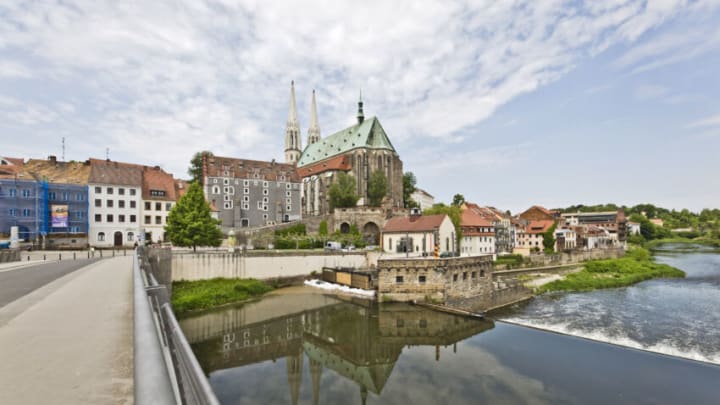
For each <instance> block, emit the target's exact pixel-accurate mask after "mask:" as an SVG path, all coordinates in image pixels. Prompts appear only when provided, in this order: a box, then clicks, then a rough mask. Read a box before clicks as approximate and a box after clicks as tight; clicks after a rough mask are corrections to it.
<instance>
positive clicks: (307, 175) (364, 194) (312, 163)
mask: <svg viewBox="0 0 720 405" xmlns="http://www.w3.org/2000/svg"><path fill="white" fill-rule="evenodd" d="M313 100H314V98H313ZM294 109H295V105H294V91H291V104H290V115H289V116H290V119H289V121H288V122H289V124H288V126H287V129H286V136H285V139H286V148H287V147H290V148H291V149H289V150H290V154H287V152H286V161H287V162H288V163H292V162H293V159H294V158H293V156H294V154H295V153H296V149H292V148H293V147H296V145H298V142H296V141H295V139H296V137H295V134H296V129H295V121H294V117H297V113H296V112H294ZM312 122H313V124H312V126H311V129H313V131H314V132H317V137H314V138H312V139H311V138H310V136H309V137H308V141H311V140H312V141H313V142H312V143H310V144H309V145H308V146H307V147H306V148H305V150H304V151H303V152H302V155H301V156H300V158H299V160H298V161H297V171H298V175H299V176H300V178H301V179H302V184H303V214H304V215H311V216H312V215H325V214H328V213H330V211H331V207H330V204H329V198H328V190H329V188H330V186H331V185H332V184H333V183H334V182H335V179H336V178H337V176H338V174H339V173H347V174H349V175H351V176H352V177H354V178H355V183H356V187H357V195H358V196H359V200H358V203H357V205H358V206H367V205H369V200H368V186H369V180H370V176H371V175H372V173H374V172H375V171H378V170H379V171H382V172H383V173H384V174H385V177H386V179H387V184H388V192H387V195H386V197H385V199H384V202H383V204H382V205H383V206H384V207H386V208H402V207H403V206H404V203H403V166H402V161H401V160H400V156H399V155H398V153H397V152H396V151H395V148H394V147H393V145H392V143H391V142H390V139H389V137H388V135H387V134H386V133H385V130H384V129H383V127H382V125H381V124H380V120H379V119H377V118H376V117H371V118H368V119H365V115H364V112H363V102H362V99H361V100H360V101H359V102H358V113H357V124H355V125H353V126H351V127H348V128H345V129H342V130H340V131H338V132H336V133H334V134H332V135H330V136H328V137H326V138H320V136H319V126H318V125H317V114H316V109H315V107H314V103H313V118H312ZM293 142H295V143H293ZM293 145H295V146H293Z"/></svg>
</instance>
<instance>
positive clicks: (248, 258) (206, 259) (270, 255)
mask: <svg viewBox="0 0 720 405" xmlns="http://www.w3.org/2000/svg"><path fill="white" fill-rule="evenodd" d="M373 260H375V261H376V260H377V255H374V254H373V253H371V252H347V253H335V252H297V251H293V252H282V251H279V252H262V251H256V252H251V251H248V252H246V253H245V254H242V253H221V252H202V253H200V252H198V253H192V252H188V253H184V252H173V256H172V279H173V280H175V281H176V280H207V279H211V278H216V277H222V278H257V279H271V278H286V277H297V276H309V275H310V274H311V273H312V272H314V271H315V272H318V273H320V272H321V271H322V269H323V267H352V268H367V267H370V266H371V265H373V264H374V263H373Z"/></svg>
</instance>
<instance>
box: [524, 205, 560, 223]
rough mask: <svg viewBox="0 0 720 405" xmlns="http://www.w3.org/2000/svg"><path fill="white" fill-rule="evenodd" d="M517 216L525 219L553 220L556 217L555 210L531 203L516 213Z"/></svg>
mask: <svg viewBox="0 0 720 405" xmlns="http://www.w3.org/2000/svg"><path fill="white" fill-rule="evenodd" d="M518 217H519V218H520V219H523V220H525V221H554V220H555V219H556V218H557V215H556V213H555V212H553V211H550V210H549V209H547V208H545V207H541V206H539V205H533V206H532V207H530V208H528V209H527V210H525V211H524V212H523V213H522V214H520V215H518Z"/></svg>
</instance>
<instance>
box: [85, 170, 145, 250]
mask: <svg viewBox="0 0 720 405" xmlns="http://www.w3.org/2000/svg"><path fill="white" fill-rule="evenodd" d="M90 166H91V170H90V178H89V180H88V194H89V199H90V215H89V222H90V237H89V243H90V245H91V246H94V247H101V248H109V247H132V246H134V245H135V243H136V242H138V241H141V240H142V227H141V207H142V186H143V178H142V177H143V170H142V166H139V165H133V164H127V163H120V162H115V161H110V160H100V159H90Z"/></svg>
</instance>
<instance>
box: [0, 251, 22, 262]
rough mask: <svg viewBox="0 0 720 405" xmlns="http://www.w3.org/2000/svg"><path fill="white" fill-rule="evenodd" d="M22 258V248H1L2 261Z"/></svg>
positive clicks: (13, 260)
mask: <svg viewBox="0 0 720 405" xmlns="http://www.w3.org/2000/svg"><path fill="white" fill-rule="evenodd" d="M18 260H20V250H18V249H4V250H0V263H7V262H16V261H18Z"/></svg>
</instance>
